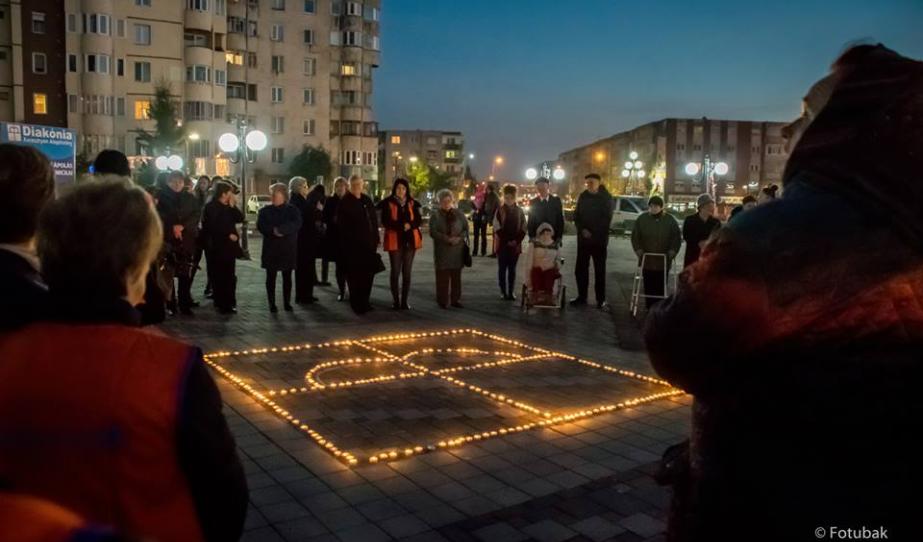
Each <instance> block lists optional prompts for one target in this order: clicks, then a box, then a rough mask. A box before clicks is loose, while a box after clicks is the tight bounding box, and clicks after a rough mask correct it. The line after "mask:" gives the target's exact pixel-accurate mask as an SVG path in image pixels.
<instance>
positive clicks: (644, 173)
mask: <svg viewBox="0 0 923 542" xmlns="http://www.w3.org/2000/svg"><path fill="white" fill-rule="evenodd" d="M645 175H647V173H646V172H645V171H644V170H643V169H642V170H641V171H639V172H638V177H640V178H642V179H643V178H644V176H645Z"/></svg>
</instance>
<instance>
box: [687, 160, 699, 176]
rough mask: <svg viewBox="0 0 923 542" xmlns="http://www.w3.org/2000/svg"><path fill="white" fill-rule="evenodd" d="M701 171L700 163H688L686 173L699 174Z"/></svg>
mask: <svg viewBox="0 0 923 542" xmlns="http://www.w3.org/2000/svg"><path fill="white" fill-rule="evenodd" d="M698 173H699V164H696V163H695V162H689V163H688V164H686V175H697V174H698Z"/></svg>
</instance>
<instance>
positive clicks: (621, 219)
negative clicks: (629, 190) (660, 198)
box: [609, 196, 647, 232]
mask: <svg viewBox="0 0 923 542" xmlns="http://www.w3.org/2000/svg"><path fill="white" fill-rule="evenodd" d="M612 199H613V202H614V205H613V209H614V212H613V213H612V223H611V224H610V225H609V229H610V230H612V231H615V232H624V231H631V227H632V225H633V224H634V223H635V220H638V217H639V216H641V213H643V212H645V211H647V198H645V197H642V196H614V197H613V198H612Z"/></svg>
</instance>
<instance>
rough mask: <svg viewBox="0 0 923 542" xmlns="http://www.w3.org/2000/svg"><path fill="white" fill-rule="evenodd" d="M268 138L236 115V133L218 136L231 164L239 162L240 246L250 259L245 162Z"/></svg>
mask: <svg viewBox="0 0 923 542" xmlns="http://www.w3.org/2000/svg"><path fill="white" fill-rule="evenodd" d="M268 144H269V139H268V138H267V137H266V134H265V133H263V132H261V131H259V130H250V131H248V130H247V121H245V120H243V119H241V118H239V117H238V119H237V133H236V134H235V133H233V132H227V133H224V134H222V135H221V137H219V138H218V148H220V149H221V150H222V151H223V152H224V153H226V154H228V155H230V156H229V159H230V160H231V163H233V164H238V163H239V164H240V200H241V202H242V205H243V212H244V222H243V226H244V234H243V242H242V243H241V248H242V249H243V252H244V258H245V259H247V260H249V259H250V243H249V241H248V240H247V238H248V237H249V235H248V232H247V211H248V210H249V209H247V164H252V163H253V162H255V161H256V154H255V153H256V152H257V151H261V150H263V149H265V148H266V146H267V145H268Z"/></svg>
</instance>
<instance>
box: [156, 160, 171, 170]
mask: <svg viewBox="0 0 923 542" xmlns="http://www.w3.org/2000/svg"><path fill="white" fill-rule="evenodd" d="M154 165H155V166H156V167H157V169H159V170H161V171H166V170H167V168H168V167H170V166H169V165H168V164H167V157H166V156H158V157H157V158H156V159H155V160H154Z"/></svg>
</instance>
